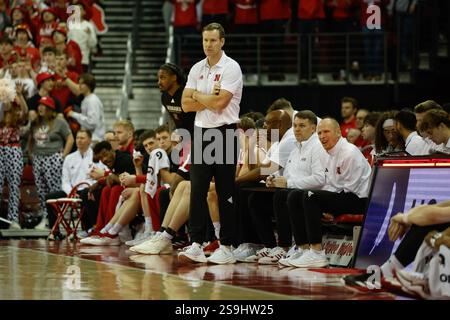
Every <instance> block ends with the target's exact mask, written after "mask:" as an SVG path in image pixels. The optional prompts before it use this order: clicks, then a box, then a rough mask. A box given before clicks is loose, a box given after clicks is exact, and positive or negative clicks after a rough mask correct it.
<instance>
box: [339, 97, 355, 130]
mask: <svg viewBox="0 0 450 320" xmlns="http://www.w3.org/2000/svg"><path fill="white" fill-rule="evenodd" d="M356 111H358V101H356V99H355V98H350V97H344V98H342V100H341V116H342V119H343V121H342V122H341V124H340V127H341V134H342V137H343V138H347V134H348V131H349V130H350V129H354V128H356V116H355V115H356Z"/></svg>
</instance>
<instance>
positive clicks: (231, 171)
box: [179, 23, 243, 264]
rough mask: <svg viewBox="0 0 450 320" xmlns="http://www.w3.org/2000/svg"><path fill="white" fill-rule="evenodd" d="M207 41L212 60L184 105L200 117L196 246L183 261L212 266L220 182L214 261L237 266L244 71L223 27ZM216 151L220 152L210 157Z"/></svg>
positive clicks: (208, 32) (195, 77)
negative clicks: (211, 226)
mask: <svg viewBox="0 0 450 320" xmlns="http://www.w3.org/2000/svg"><path fill="white" fill-rule="evenodd" d="M202 41H203V51H204V52H205V55H206V58H205V59H203V60H201V61H200V62H198V63H196V64H195V65H194V66H193V67H192V69H191V71H190V72H189V76H188V81H187V84H186V87H185V89H184V91H183V96H182V100H181V104H182V107H183V110H184V111H185V112H189V111H196V112H197V114H196V116H195V128H194V137H193V139H192V151H191V155H192V165H191V168H190V174H191V204H190V219H189V235H190V238H191V242H192V244H191V245H190V246H189V247H186V248H185V249H184V251H182V252H180V254H179V258H180V260H186V261H194V262H206V258H205V255H204V254H203V250H202V248H201V246H200V243H202V240H203V233H204V227H205V222H206V217H207V215H208V205H207V201H206V197H207V192H208V189H209V183H210V182H211V180H212V178H213V177H214V180H215V185H216V191H217V195H218V198H219V212H220V223H221V230H220V243H221V246H220V247H219V249H217V250H216V251H215V252H214V254H212V255H211V257H209V258H208V259H209V260H208V261H209V262H212V263H218V264H225V263H234V262H235V259H234V257H233V254H232V253H231V250H230V245H231V238H232V236H233V230H234V199H233V194H234V176H235V171H236V164H237V145H238V142H237V138H236V136H235V135H234V131H235V130H236V124H237V123H238V122H239V109H240V107H239V103H240V101H241V96H242V86H243V81H242V71H241V68H240V66H239V64H238V63H237V62H236V61H234V60H233V59H231V58H230V57H228V56H227V55H226V54H225V52H224V51H223V50H222V47H223V45H224V44H225V31H224V29H223V27H222V26H221V25H220V24H218V23H211V24H208V25H207V26H205V27H204V28H203V32H202ZM230 133H231V134H230ZM211 149H214V152H210V151H211ZM230 155H232V156H231V157H230Z"/></svg>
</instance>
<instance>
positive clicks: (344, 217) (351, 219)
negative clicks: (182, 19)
mask: <svg viewBox="0 0 450 320" xmlns="http://www.w3.org/2000/svg"><path fill="white" fill-rule="evenodd" d="M363 220H364V215H363V214H341V215H340V216H337V217H336V218H335V219H334V221H336V222H337V223H363Z"/></svg>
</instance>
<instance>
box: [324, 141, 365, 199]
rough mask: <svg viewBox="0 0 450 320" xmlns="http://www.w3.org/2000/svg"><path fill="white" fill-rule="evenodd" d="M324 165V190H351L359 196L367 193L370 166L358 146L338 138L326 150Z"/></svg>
mask: <svg viewBox="0 0 450 320" xmlns="http://www.w3.org/2000/svg"><path fill="white" fill-rule="evenodd" d="M328 154H329V155H330V156H329V157H328V160H327V163H326V165H325V187H324V190H327V191H331V192H338V193H339V192H342V191H343V192H352V193H354V194H356V195H357V196H358V197H360V198H366V197H367V196H368V194H369V183H370V177H371V168H370V165H369V162H368V161H367V159H366V158H364V156H363V154H362V153H361V151H359V149H358V147H356V146H355V145H353V144H351V143H349V142H348V141H347V139H345V138H342V137H341V138H340V139H339V141H338V143H337V144H336V145H335V146H334V147H333V148H332V149H331V150H328Z"/></svg>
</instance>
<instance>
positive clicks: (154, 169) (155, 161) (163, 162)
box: [145, 148, 170, 199]
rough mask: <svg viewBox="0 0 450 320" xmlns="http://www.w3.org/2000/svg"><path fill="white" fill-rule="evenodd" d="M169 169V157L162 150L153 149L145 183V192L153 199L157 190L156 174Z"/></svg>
mask: <svg viewBox="0 0 450 320" xmlns="http://www.w3.org/2000/svg"><path fill="white" fill-rule="evenodd" d="M169 167H170V161H169V157H168V156H167V153H166V152H165V151H164V150H163V149H159V148H158V149H155V150H153V151H152V152H151V153H150V158H149V160H148V169H147V181H146V182H145V192H146V193H148V194H149V195H150V197H151V198H152V199H153V197H154V196H155V194H156V190H158V174H159V171H160V170H161V169H166V168H169Z"/></svg>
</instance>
